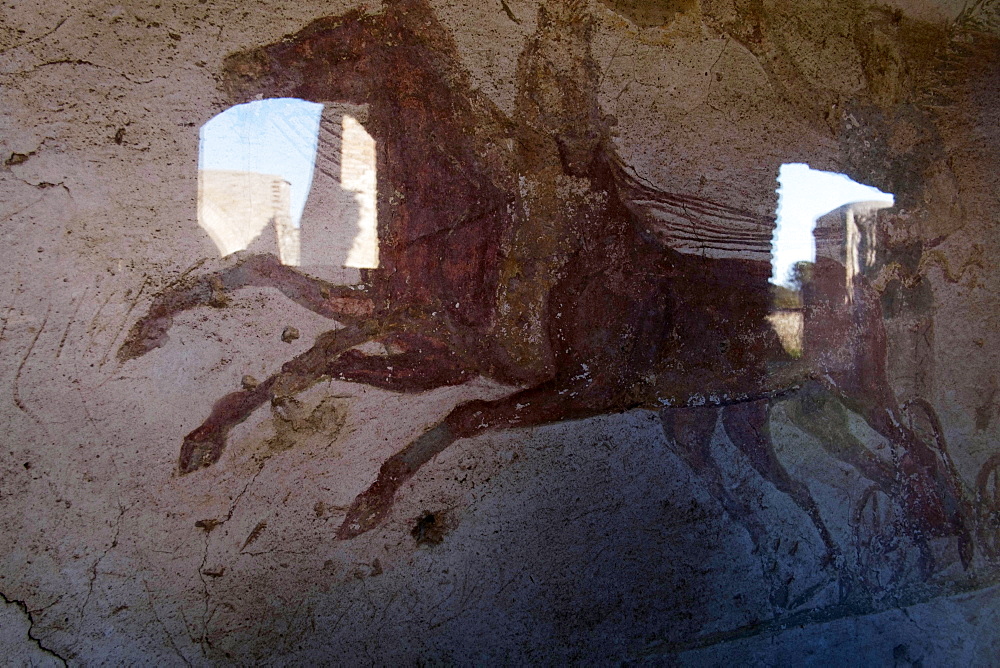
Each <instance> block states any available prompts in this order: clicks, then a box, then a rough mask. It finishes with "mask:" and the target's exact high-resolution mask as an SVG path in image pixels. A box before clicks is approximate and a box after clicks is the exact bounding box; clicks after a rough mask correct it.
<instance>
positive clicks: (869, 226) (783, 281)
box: [769, 163, 895, 357]
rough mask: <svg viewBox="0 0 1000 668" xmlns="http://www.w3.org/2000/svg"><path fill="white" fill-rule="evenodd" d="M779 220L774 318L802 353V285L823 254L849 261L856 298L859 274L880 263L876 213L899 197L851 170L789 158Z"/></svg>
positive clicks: (786, 342) (790, 347) (848, 281)
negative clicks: (851, 173)
mask: <svg viewBox="0 0 1000 668" xmlns="http://www.w3.org/2000/svg"><path fill="white" fill-rule="evenodd" d="M778 184H779V187H778V191H777V192H778V209H777V212H776V214H777V221H776V222H777V225H776V227H775V230H774V237H773V239H772V243H771V248H772V251H771V268H772V273H771V283H772V284H773V285H774V286H775V287H774V293H775V300H774V307H775V308H774V310H773V312H772V313H771V315H770V317H769V319H770V321H771V325H772V326H773V327H774V330H775V332H777V334H778V336H779V338H780V339H781V342H782V345H783V346H784V348H785V350H786V351H787V352H789V353H790V354H791V355H793V356H796V357H797V356H799V355H801V351H802V336H803V316H802V312H801V306H802V301H801V287H802V283H803V282H804V281H806V280H808V276H809V275H810V272H811V267H812V265H813V264H814V263H815V262H816V258H817V256H820V257H827V258H829V259H832V260H835V261H837V262H840V263H841V264H843V265H844V272H845V273H844V281H845V288H846V290H845V293H846V295H847V299H848V300H850V299H851V296H852V294H853V289H852V286H853V282H854V277H855V276H856V275H857V274H858V273H860V272H861V271H863V270H864V269H865V268H867V267H871V266H873V265H874V263H875V251H876V239H875V229H874V228H875V225H874V222H875V221H874V216H873V215H872V214H874V213H875V212H876V211H878V210H879V209H884V208H888V207H891V206H892V205H893V204H894V203H895V198H894V197H893V196H892V195H891V194H889V193H884V192H882V191H881V190H879V189H878V188H875V187H872V186H867V185H864V184H862V183H858V182H857V181H854V180H852V179H851V178H849V177H848V176H847V175H845V174H838V173H836V172H824V171H821V170H818V169H812V168H811V167H809V165H807V164H804V163H787V164H784V165H782V166H781V168H780V170H779V171H778Z"/></svg>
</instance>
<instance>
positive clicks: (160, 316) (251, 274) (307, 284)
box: [118, 255, 374, 362]
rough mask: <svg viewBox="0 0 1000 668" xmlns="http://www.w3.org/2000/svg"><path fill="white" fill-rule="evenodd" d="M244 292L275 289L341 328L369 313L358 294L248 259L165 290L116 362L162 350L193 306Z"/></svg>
mask: <svg viewBox="0 0 1000 668" xmlns="http://www.w3.org/2000/svg"><path fill="white" fill-rule="evenodd" d="M246 287H269V288H275V289H277V290H280V291H281V292H282V293H283V294H284V295H285V296H286V297H288V298H289V299H291V300H292V301H294V302H295V303H296V304H299V305H300V306H302V307H304V308H307V309H309V310H310V311H313V312H314V313H318V314H320V315H322V316H324V317H327V318H331V319H334V320H338V321H340V322H343V323H344V324H355V323H357V322H359V321H360V320H362V319H363V318H365V317H367V316H369V315H371V313H372V311H373V308H374V307H373V304H372V301H371V299H370V298H369V297H368V296H367V295H366V294H365V293H364V291H362V290H358V289H354V288H352V287H350V286H345V285H334V284H332V283H327V282H326V281H322V280H320V279H318V278H313V277H311V276H306V275H305V274H303V273H301V272H299V271H298V270H296V269H294V268H292V267H286V266H285V265H283V264H281V262H280V261H278V258H276V257H275V256H273V255H252V256H249V257H246V258H243V259H241V260H239V261H238V262H237V263H236V264H234V265H233V266H231V267H228V268H226V269H222V270H220V271H216V272H213V273H210V274H204V275H202V276H198V277H195V278H191V279H187V280H184V281H182V282H181V283H180V284H178V285H176V286H172V287H169V288H167V289H166V290H164V291H163V292H162V293H161V294H160V295H159V296H158V297H156V299H154V300H153V303H152V305H151V306H150V308H149V312H148V313H147V314H146V315H145V316H143V317H142V318H140V319H139V321H138V322H136V323H135V325H133V326H132V329H131V330H130V331H129V334H128V337H127V338H126V339H125V343H123V344H122V346H121V348H119V349H118V359H119V360H121V361H123V362H125V361H127V360H130V359H133V358H136V357H140V356H142V355H144V354H146V353H148V352H149V351H151V350H153V349H155V348H159V347H161V346H163V344H165V343H166V341H167V330H168V329H170V326H171V325H172V324H173V319H174V316H175V315H176V314H178V313H181V312H183V311H187V310H190V309H192V308H195V307H198V306H225V305H226V304H227V303H228V299H229V294H230V293H232V292H234V291H236V290H239V289H240V288H246Z"/></svg>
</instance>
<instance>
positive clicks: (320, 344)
mask: <svg viewBox="0 0 1000 668" xmlns="http://www.w3.org/2000/svg"><path fill="white" fill-rule="evenodd" d="M369 338H370V333H369V332H366V331H365V330H362V329H360V328H357V327H345V328H343V329H338V330H334V331H332V332H326V333H325V334H321V335H320V336H318V337H317V338H316V343H315V344H314V345H313V347H312V348H310V349H309V350H307V351H306V352H304V353H302V354H301V355H299V356H298V357H296V358H294V359H292V360H291V361H289V362H286V363H285V364H284V365H283V366H282V368H281V371H280V372H279V373H276V374H275V375H273V376H271V377H270V378H268V379H267V380H265V381H264V382H262V383H261V384H260V385H258V386H257V387H254V388H252V389H247V390H241V391H238V392H232V393H231V394H227V395H226V396H224V397H222V398H221V399H219V400H218V401H216V402H215V404H214V405H213V406H212V412H211V413H210V414H209V416H208V418H207V419H206V420H205V421H204V422H203V423H202V424H201V426H199V427H198V428H197V429H195V430H194V431H192V432H191V433H190V434H188V435H187V436H186V437H185V438H184V444H183V445H182V446H181V454H180V458H179V460H178V464H177V465H178V471H179V472H180V473H181V474H184V473H191V472H192V471H196V470H198V469H200V468H204V467H206V466H210V465H212V464H214V463H215V462H217V461H218V460H219V457H220V456H221V455H222V451H223V450H224V449H225V447H226V438H227V436H228V434H229V431H230V430H231V429H232V428H233V427H235V426H236V425H238V424H240V423H241V422H243V421H244V420H246V419H247V418H248V417H249V416H250V414H251V413H253V412H254V411H255V410H256V409H257V408H258V407H260V406H261V405H263V404H264V403H265V402H267V401H272V402H276V401H280V399H281V398H282V397H288V396H292V395H294V394H298V393H299V392H302V391H304V390H306V389H308V388H309V387H311V386H312V385H314V384H315V383H316V382H317V381H318V380H320V378H322V377H323V376H325V375H327V367H328V366H329V364H330V360H331V358H335V357H336V356H337V355H339V354H341V353H343V352H344V351H346V350H348V349H349V348H351V347H353V346H356V345H358V344H360V343H364V342H365V341H366V340H368V339H369Z"/></svg>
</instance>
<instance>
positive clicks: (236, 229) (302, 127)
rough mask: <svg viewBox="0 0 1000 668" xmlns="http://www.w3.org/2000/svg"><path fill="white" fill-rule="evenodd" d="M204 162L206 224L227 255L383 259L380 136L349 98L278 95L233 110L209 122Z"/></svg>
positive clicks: (325, 261) (302, 260) (366, 263)
mask: <svg viewBox="0 0 1000 668" xmlns="http://www.w3.org/2000/svg"><path fill="white" fill-rule="evenodd" d="M321 130H322V132H321ZM321 138H322V141H321ZM317 154H319V155H320V156H321V157H322V158H323V160H322V167H321V168H320V170H319V172H317V168H316V165H317ZM198 169H199V172H198V223H199V225H200V226H201V227H202V228H203V229H204V230H205V231H206V232H207V233H208V235H209V236H210V237H211V239H212V241H213V242H215V245H216V247H217V248H218V250H219V253H220V254H221V255H229V254H231V253H235V252H237V251H241V250H251V251H258V252H275V251H276V252H277V254H278V255H279V257H280V258H281V261H282V263H284V264H286V265H293V266H303V265H306V266H316V267H321V266H322V267H328V266H344V267H357V268H375V267H378V236H377V231H376V210H375V201H376V188H377V183H376V174H375V141H374V139H372V137H371V136H370V135H369V134H368V133H367V132H366V131H365V129H364V127H363V126H362V125H361V123H359V122H358V121H357V120H356V119H355V118H354V117H352V116H350V115H348V114H346V113H344V112H343V110H342V109H340V108H339V105H328V106H326V107H325V106H324V105H322V104H317V103H313V102H306V101H305V100H299V99H294V98H277V99H268V100H258V101H255V102H250V103H247V104H240V105H237V106H235V107H232V108H230V109H227V110H226V111H224V112H222V113H221V114H219V115H218V116H215V117H214V118H212V119H211V120H210V121H209V122H208V123H206V124H205V125H204V126H203V127H202V129H201V143H200V148H199V164H198ZM314 176H315V177H316V178H317V179H318V181H317V183H314ZM317 185H318V186H319V193H318V194H317V192H316V186H317ZM310 193H312V195H311V194H310ZM312 196H317V197H318V200H317V202H315V203H313V204H311V205H310V206H309V207H307V206H306V202H307V199H309V200H311V199H312ZM304 212H305V216H303V213H304Z"/></svg>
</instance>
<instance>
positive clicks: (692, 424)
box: [660, 406, 767, 548]
mask: <svg viewBox="0 0 1000 668" xmlns="http://www.w3.org/2000/svg"><path fill="white" fill-rule="evenodd" d="M719 410H720V409H719V408H718V407H715V406H702V407H697V408H664V409H662V410H660V424H661V425H662V427H663V433H664V435H665V436H666V437H667V441H669V442H670V443H672V444H673V446H674V452H675V453H676V454H677V455H678V456H679V457H680V458H681V459H682V460H683V461H684V463H685V464H687V466H688V468H690V469H691V472H692V473H694V474H695V475H696V476H698V479H699V480H700V481H701V483H702V484H704V485H705V487H706V491H707V492H708V493H709V495H710V496H711V497H712V498H714V499H715V500H716V501H718V502H719V503H720V504H721V505H722V508H723V510H725V511H726V513H727V514H728V515H729V516H730V517H731V518H732V519H733V520H734V521H735V522H738V523H739V524H741V525H742V526H743V527H744V528H745V529H746V530H747V532H748V533H749V534H750V539H751V540H752V541H753V544H754V548H757V547H759V546H760V545H761V544H762V542H763V540H764V539H765V537H766V534H767V532H766V531H765V529H764V527H763V525H762V524H761V523H760V522H758V521H757V520H756V518H755V517H754V515H753V510H751V508H750V507H749V506H748V505H747V504H746V503H744V502H743V501H741V500H740V499H738V498H737V497H736V496H735V495H734V494H733V493H732V492H731V491H730V489H729V487H728V486H727V485H726V481H725V479H724V478H723V476H722V471H721V470H720V469H719V466H718V464H717V463H716V462H715V460H714V459H713V457H712V453H711V447H712V436H713V435H714V433H715V427H716V425H717V424H718V422H719Z"/></svg>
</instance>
